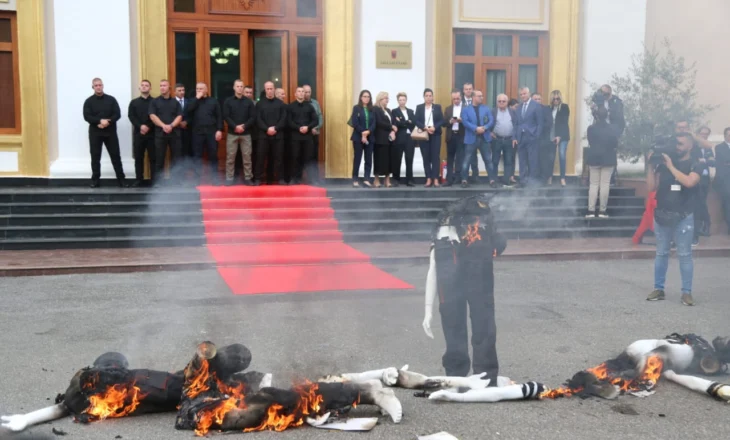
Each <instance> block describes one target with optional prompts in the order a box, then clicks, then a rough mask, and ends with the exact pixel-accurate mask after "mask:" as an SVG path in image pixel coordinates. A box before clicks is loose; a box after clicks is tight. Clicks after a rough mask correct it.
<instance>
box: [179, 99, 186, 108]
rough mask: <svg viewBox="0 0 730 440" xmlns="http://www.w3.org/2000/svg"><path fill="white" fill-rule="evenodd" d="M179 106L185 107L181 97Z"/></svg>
mask: <svg viewBox="0 0 730 440" xmlns="http://www.w3.org/2000/svg"><path fill="white" fill-rule="evenodd" d="M180 107H182V108H185V103H184V102H183V99H182V98H181V99H180Z"/></svg>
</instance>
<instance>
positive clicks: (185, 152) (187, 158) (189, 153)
mask: <svg viewBox="0 0 730 440" xmlns="http://www.w3.org/2000/svg"><path fill="white" fill-rule="evenodd" d="M175 99H177V102H179V103H180V109H181V110H182V117H183V119H182V121H181V122H180V128H179V129H178V130H179V131H180V145H182V154H181V159H183V161H184V162H185V163H186V167H188V166H191V165H192V161H193V157H194V156H195V154H194V153H193V130H192V127H191V125H192V124H191V118H190V114H189V112H188V104H190V102H191V101H192V99H190V98H188V97H187V96H186V92H185V84H183V83H177V84H175Z"/></svg>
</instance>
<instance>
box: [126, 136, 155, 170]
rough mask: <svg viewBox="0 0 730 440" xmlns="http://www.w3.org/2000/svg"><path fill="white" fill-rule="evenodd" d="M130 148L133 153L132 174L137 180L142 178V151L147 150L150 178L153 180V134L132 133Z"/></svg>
mask: <svg viewBox="0 0 730 440" xmlns="http://www.w3.org/2000/svg"><path fill="white" fill-rule="evenodd" d="M132 149H133V153H134V174H135V178H136V179H137V181H138V182H141V181H143V180H144V153H145V152H147V154H148V156H149V158H150V180H152V181H154V180H155V161H156V160H157V158H156V157H155V135H154V133H149V134H148V135H146V136H143V135H142V134H140V133H139V132H137V133H134V137H133V138H132Z"/></svg>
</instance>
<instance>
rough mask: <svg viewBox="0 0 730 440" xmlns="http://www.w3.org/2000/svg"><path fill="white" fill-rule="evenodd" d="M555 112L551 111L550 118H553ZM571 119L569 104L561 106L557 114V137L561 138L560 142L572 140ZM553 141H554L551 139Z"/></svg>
mask: <svg viewBox="0 0 730 440" xmlns="http://www.w3.org/2000/svg"><path fill="white" fill-rule="evenodd" d="M552 115H553V110H552V108H551V109H550V117H551V118H552ZM569 118H570V108H569V107H568V104H560V107H558V112H557V113H556V114H555V121H554V123H555V136H557V137H559V138H560V142H562V141H569V140H570V126H569V125H568V119H569ZM550 140H552V139H550Z"/></svg>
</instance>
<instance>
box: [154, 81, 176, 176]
mask: <svg viewBox="0 0 730 440" xmlns="http://www.w3.org/2000/svg"><path fill="white" fill-rule="evenodd" d="M150 119H151V120H152V122H153V123H154V124H155V179H156V180H155V184H158V183H159V179H160V178H161V177H162V173H163V171H164V168H165V153H167V147H168V146H169V147H170V159H171V160H170V162H171V164H170V170H171V172H170V174H171V175H172V176H173V177H177V176H179V175H180V171H179V167H180V164H179V163H178V162H179V161H180V158H181V156H182V143H181V140H180V129H179V128H178V127H179V126H180V122H182V107H180V103H179V102H177V100H175V98H173V97H172V96H170V82H169V81H168V80H166V79H163V80H162V81H160V96H158V97H157V98H155V99H154V100H153V101H152V103H151V104H150Z"/></svg>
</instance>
